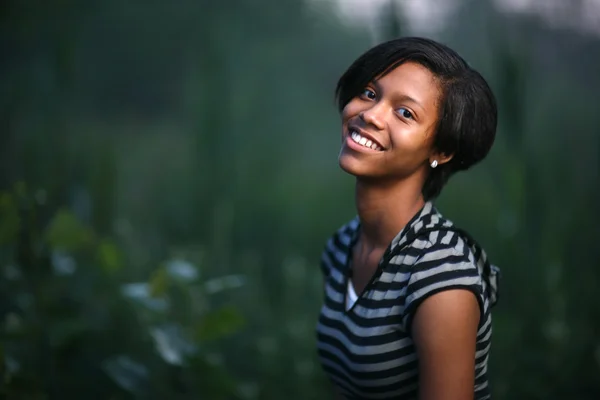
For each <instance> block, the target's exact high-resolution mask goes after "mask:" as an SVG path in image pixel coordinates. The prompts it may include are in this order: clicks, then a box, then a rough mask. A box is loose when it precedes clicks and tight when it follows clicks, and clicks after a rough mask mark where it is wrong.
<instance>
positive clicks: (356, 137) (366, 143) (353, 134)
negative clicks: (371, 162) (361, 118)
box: [350, 130, 383, 151]
mask: <svg viewBox="0 0 600 400" xmlns="http://www.w3.org/2000/svg"><path fill="white" fill-rule="evenodd" d="M350 138H351V139H352V140H353V141H354V142H356V143H358V144H359V145H361V146H363V147H366V148H368V149H371V150H375V151H383V148H382V147H381V146H380V145H379V144H377V143H375V142H374V141H372V140H371V139H368V138H366V137H364V136H362V135H361V134H360V133H358V132H357V131H355V130H350Z"/></svg>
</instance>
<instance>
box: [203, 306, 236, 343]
mask: <svg viewBox="0 0 600 400" xmlns="http://www.w3.org/2000/svg"><path fill="white" fill-rule="evenodd" d="M243 325H244V318H243V316H242V315H241V314H240V313H239V311H238V310H237V309H236V308H235V307H233V306H224V307H222V308H220V309H218V310H216V311H213V312H210V313H208V314H207V315H206V316H205V317H204V319H203V320H202V322H201V323H200V325H199V326H198V328H197V331H196V335H197V339H198V340H200V341H205V340H206V341H208V340H215V339H219V338H221V337H223V336H227V335H230V334H232V333H235V332H236V331H238V330H239V329H241V328H242V326H243Z"/></svg>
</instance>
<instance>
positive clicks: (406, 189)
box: [356, 178, 425, 249]
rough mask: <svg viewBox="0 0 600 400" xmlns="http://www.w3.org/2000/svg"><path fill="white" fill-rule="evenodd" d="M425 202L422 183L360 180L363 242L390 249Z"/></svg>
mask: <svg viewBox="0 0 600 400" xmlns="http://www.w3.org/2000/svg"><path fill="white" fill-rule="evenodd" d="M424 204H425V200H424V199H423V195H422V194H421V190H420V186H418V185H414V184H413V185H411V184H410V182H406V181H403V182H395V183H391V184H382V183H381V182H368V181H365V180H361V179H360V178H359V179H357V180H356V209H357V211H358V216H359V218H360V224H361V232H360V241H361V242H362V245H363V246H366V247H367V248H372V249H373V248H380V249H381V248H386V247H387V246H388V245H389V244H390V242H391V241H392V239H393V238H394V237H396V235H397V234H398V232H400V231H401V230H402V229H403V228H404V227H405V226H406V224H407V223H408V222H409V221H410V220H411V218H412V217H413V216H414V215H415V214H416V213H417V212H418V211H419V210H420V209H421V208H422V207H423V205H424Z"/></svg>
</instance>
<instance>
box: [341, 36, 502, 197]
mask: <svg viewBox="0 0 600 400" xmlns="http://www.w3.org/2000/svg"><path fill="white" fill-rule="evenodd" d="M405 62H415V63H418V64H420V65H422V66H424V67H425V68H427V69H429V70H430V71H431V72H432V73H433V75H434V76H436V78H437V80H438V82H440V86H441V90H442V94H441V99H440V101H439V117H438V125H437V128H436V132H435V141H434V146H435V148H436V149H437V150H438V151H440V152H442V153H444V154H454V156H453V157H452V159H451V160H450V161H449V162H447V163H445V164H442V165H440V166H438V167H437V168H435V169H430V173H429V176H428V177H427V179H426V181H425V183H424V185H423V189H422V193H423V197H424V198H425V199H426V200H430V199H433V198H435V197H437V196H439V194H440V193H441V191H442V188H443V187H444V185H445V184H446V182H447V181H448V179H449V178H450V176H451V175H452V174H454V173H455V172H457V171H461V170H466V169H468V168H470V167H471V166H473V165H475V164H476V163H478V162H479V161H481V160H483V159H484V158H485V157H486V156H487V154H488V152H489V151H490V149H491V147H492V144H493V143H494V139H495V136H496V125H497V122H498V111H497V105H496V99H495V97H494V94H493V93H492V90H491V88H490V87H489V85H488V83H487V82H486V81H485V79H484V78H483V77H482V76H481V74H479V72H477V71H475V70H474V69H473V68H471V67H470V66H469V64H468V63H467V62H466V61H465V60H464V59H463V58H462V57H461V56H460V55H458V53H456V52H455V51H454V50H452V49H450V48H449V47H447V46H446V45H444V44H441V43H438V42H436V41H434V40H431V39H427V38H420V37H402V38H398V39H394V40H390V41H387V42H384V43H381V44H379V45H377V46H375V47H373V48H371V49H370V50H368V51H367V52H365V53H364V54H363V55H361V56H360V57H359V58H358V59H357V60H356V61H354V63H352V65H351V66H350V67H349V68H348V70H346V72H345V73H344V74H343V75H342V77H341V78H340V79H339V81H338V83H337V87H336V90H335V96H336V101H337V105H338V110H339V111H340V112H341V111H342V110H343V109H344V107H345V106H346V105H347V104H348V103H349V102H350V100H352V99H353V98H354V97H356V96H357V95H359V94H360V93H361V92H362V91H363V90H364V88H365V87H366V86H367V85H368V84H369V83H370V82H372V81H373V79H375V78H377V77H380V76H383V75H385V74H387V73H389V72H390V71H391V70H393V69H394V68H396V67H397V66H399V65H400V64H402V63H405Z"/></svg>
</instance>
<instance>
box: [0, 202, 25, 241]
mask: <svg viewBox="0 0 600 400" xmlns="http://www.w3.org/2000/svg"><path fill="white" fill-rule="evenodd" d="M20 223H21V220H20V217H19V211H18V208H17V204H16V202H15V201H14V198H13V196H11V195H10V194H8V193H0V244H5V243H10V242H12V241H14V240H15V239H16V237H17V235H18V233H19V226H20Z"/></svg>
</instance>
